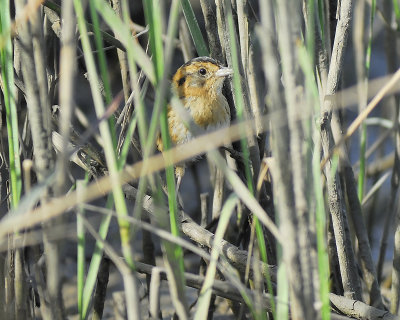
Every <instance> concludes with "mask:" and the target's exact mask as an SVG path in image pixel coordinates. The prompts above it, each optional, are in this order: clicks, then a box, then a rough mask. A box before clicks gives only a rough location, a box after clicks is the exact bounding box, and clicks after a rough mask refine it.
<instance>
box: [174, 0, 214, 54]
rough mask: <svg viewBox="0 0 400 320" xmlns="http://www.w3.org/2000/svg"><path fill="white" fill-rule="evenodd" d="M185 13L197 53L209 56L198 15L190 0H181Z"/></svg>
mask: <svg viewBox="0 0 400 320" xmlns="http://www.w3.org/2000/svg"><path fill="white" fill-rule="evenodd" d="M181 5H182V10H183V14H184V16H185V19H186V23H187V25H188V27H189V31H190V34H191V36H192V39H193V42H194V46H195V47H196V50H197V54H198V55H199V56H208V55H209V54H210V53H209V51H208V48H207V44H206V42H205V41H204V38H203V35H202V33H201V30H200V27H199V24H198V23H197V19H196V16H195V15H194V12H193V8H192V5H191V4H190V1H189V0H181Z"/></svg>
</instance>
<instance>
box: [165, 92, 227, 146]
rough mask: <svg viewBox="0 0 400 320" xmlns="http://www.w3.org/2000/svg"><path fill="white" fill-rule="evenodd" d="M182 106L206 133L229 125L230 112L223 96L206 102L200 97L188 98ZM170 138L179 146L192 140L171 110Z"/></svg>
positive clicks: (169, 115) (181, 122)
mask: <svg viewBox="0 0 400 320" xmlns="http://www.w3.org/2000/svg"><path fill="white" fill-rule="evenodd" d="M184 106H185V108H186V109H188V110H189V111H190V114H191V116H192V118H193V121H194V122H195V123H196V125H198V126H199V127H200V128H202V129H204V130H205V131H207V132H210V131H214V130H216V129H219V128H222V127H226V126H228V125H229V124H230V118H231V117H230V110H229V105H228V102H227V101H226V99H225V97H224V96H223V95H220V96H218V97H216V99H212V100H207V99H204V98H202V97H198V96H197V97H190V98H186V99H185V100H184ZM168 122H169V128H170V136H171V139H172V141H173V142H174V143H176V144H181V143H185V142H187V141H188V140H190V139H192V138H193V137H192V134H191V133H190V131H189V130H188V129H187V128H186V126H185V125H184V123H183V121H182V120H181V119H180V117H179V115H178V114H177V113H176V112H175V111H174V110H173V109H172V108H171V109H170V110H169V112H168Z"/></svg>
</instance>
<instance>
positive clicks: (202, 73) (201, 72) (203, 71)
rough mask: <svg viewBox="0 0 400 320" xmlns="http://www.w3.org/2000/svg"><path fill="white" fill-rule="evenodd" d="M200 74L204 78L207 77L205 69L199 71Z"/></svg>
mask: <svg viewBox="0 0 400 320" xmlns="http://www.w3.org/2000/svg"><path fill="white" fill-rule="evenodd" d="M199 73H200V74H201V75H202V76H205V75H206V74H207V70H206V69H204V68H201V69H199Z"/></svg>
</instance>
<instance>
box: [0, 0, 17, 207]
mask: <svg viewBox="0 0 400 320" xmlns="http://www.w3.org/2000/svg"><path fill="white" fill-rule="evenodd" d="M0 7H1V8H2V9H1V10H0V34H1V37H2V40H3V41H4V43H3V45H2V46H1V47H0V59H1V76H2V82H3V94H4V102H5V109H6V122H7V136H8V154H9V160H10V184H11V186H10V188H11V194H10V197H11V206H12V208H16V207H17V205H18V203H19V200H20V197H21V190H22V181H21V162H20V161H21V160H20V156H19V141H18V115H17V109H16V105H15V96H14V91H15V86H14V67H13V58H12V57H13V55H12V50H13V48H12V43H11V37H10V36H11V33H10V29H11V22H10V3H9V1H7V0H1V1H0Z"/></svg>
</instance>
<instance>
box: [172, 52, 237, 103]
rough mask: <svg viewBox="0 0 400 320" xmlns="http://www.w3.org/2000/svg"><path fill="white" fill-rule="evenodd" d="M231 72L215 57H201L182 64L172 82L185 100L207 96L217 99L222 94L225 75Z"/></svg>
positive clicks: (178, 93)
mask: <svg viewBox="0 0 400 320" xmlns="http://www.w3.org/2000/svg"><path fill="white" fill-rule="evenodd" d="M230 74H232V71H231V70H230V69H228V68H224V67H222V66H221V65H220V64H219V63H218V62H216V61H215V60H214V59H211V58H207V57H200V58H195V59H192V60H190V61H189V62H187V63H185V64H184V65H183V66H181V67H180V68H179V69H178V71H177V72H176V73H175V75H174V77H173V78H172V83H173V87H174V90H176V93H177V95H178V96H179V98H181V99H183V100H186V99H187V98H193V97H206V96H207V98H208V99H215V98H216V97H217V96H218V95H220V94H222V93H221V90H222V86H223V83H224V80H225V77H226V76H228V75H230ZM183 102H184V101H183Z"/></svg>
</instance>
